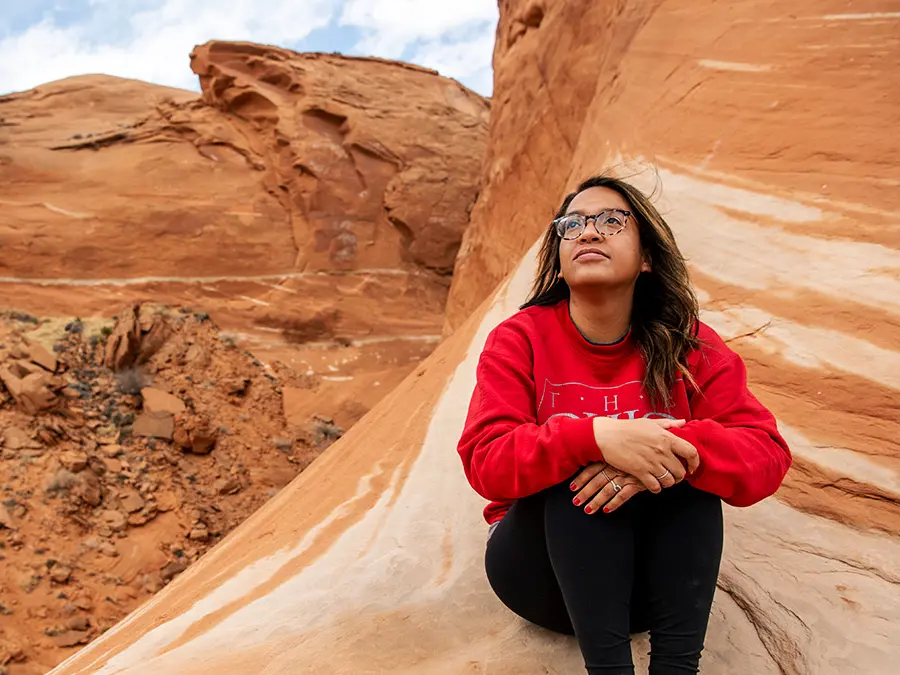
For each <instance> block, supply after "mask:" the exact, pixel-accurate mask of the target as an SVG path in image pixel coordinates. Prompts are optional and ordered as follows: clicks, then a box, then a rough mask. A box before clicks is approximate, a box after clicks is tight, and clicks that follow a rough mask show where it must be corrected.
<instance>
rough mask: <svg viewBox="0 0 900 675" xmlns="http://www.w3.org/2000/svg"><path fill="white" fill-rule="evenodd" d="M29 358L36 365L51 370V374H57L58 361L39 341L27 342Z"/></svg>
mask: <svg viewBox="0 0 900 675" xmlns="http://www.w3.org/2000/svg"><path fill="white" fill-rule="evenodd" d="M26 344H27V351H28V357H29V358H30V359H31V360H32V361H33V362H34V363H36V364H38V365H39V366H41V367H42V368H45V369H46V370H49V371H50V372H51V373H55V372H56V366H57V360H56V356H54V355H53V354H52V353H51V352H49V351H47V349H46V348H45V347H44V345H42V344H41V343H40V342H38V341H37V340H28V341H27V343H26Z"/></svg>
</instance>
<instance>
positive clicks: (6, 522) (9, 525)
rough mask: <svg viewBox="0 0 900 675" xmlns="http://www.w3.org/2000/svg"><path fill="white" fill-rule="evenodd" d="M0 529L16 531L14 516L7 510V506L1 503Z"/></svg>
mask: <svg viewBox="0 0 900 675" xmlns="http://www.w3.org/2000/svg"><path fill="white" fill-rule="evenodd" d="M0 527H5V528H6V529H7V530H15V529H16V525H15V523H14V522H13V519H12V516H11V515H10V513H9V511H8V510H7V508H6V506H5V505H4V504H2V503H0Z"/></svg>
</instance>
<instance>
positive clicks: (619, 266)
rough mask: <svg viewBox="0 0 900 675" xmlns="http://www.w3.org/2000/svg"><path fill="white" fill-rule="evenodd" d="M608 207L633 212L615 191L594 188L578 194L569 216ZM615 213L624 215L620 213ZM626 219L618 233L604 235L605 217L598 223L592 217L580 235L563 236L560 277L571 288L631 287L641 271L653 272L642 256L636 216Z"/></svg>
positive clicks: (589, 213)
mask: <svg viewBox="0 0 900 675" xmlns="http://www.w3.org/2000/svg"><path fill="white" fill-rule="evenodd" d="M609 209H621V210H622V211H632V208H631V206H629V204H628V202H627V201H625V198H624V197H622V195H620V194H619V193H618V192H616V191H615V190H611V189H610V188H605V187H593V188H588V189H587V190H585V191H584V192H579V193H578V194H577V195H576V196H575V198H574V199H573V200H572V203H571V204H569V208H568V210H567V211H566V215H571V214H575V213H578V214H581V215H583V216H591V215H595V214H598V213H601V212H602V211H606V210H609ZM616 215H617V216H618V217H621V214H616ZM624 222H625V227H624V229H622V230H621V231H620V232H619V233H618V234H614V235H612V236H601V235H600V234H599V233H598V231H597V230H598V228H599V229H600V230H601V231H602V230H603V229H604V226H603V222H602V219H597V221H596V222H595V221H594V220H593V219H591V220H588V222H587V226H586V227H585V228H584V232H582V233H581V236H579V237H578V238H576V239H560V242H559V264H560V267H561V276H562V278H563V279H565V281H566V283H567V284H568V285H569V288H570V289H572V290H577V289H579V288H589V287H598V286H602V287H607V288H612V287H625V286H630V285H633V284H634V283H635V282H636V281H637V278H638V276H639V275H640V273H641V272H642V271H650V265H649V264H648V263H647V262H646V261H645V260H644V258H643V252H642V249H641V239H640V235H639V233H638V227H637V221H636V220H635V216H634V215H630V216H628V217H627V218H625V221H624Z"/></svg>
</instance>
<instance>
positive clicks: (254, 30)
mask: <svg viewBox="0 0 900 675" xmlns="http://www.w3.org/2000/svg"><path fill="white" fill-rule="evenodd" d="M496 26H497V0H0V94H6V93H9V92H12V91H21V90H24V89H31V88H32V87H36V86H38V85H40V84H43V83H45V82H50V81H52V80H58V79H60V78H64V77H70V76H72V75H84V74H89V73H105V74H108V75H118V76H120V77H130V78H135V79H139V80H145V81H147V82H153V83H156V84H163V85H168V86H172V87H180V88H183V89H192V90H198V88H199V84H198V82H197V76H196V75H194V74H193V73H192V72H191V69H190V65H189V59H188V55H189V54H190V52H191V49H192V48H193V47H194V46H195V45H198V44H202V43H204V42H206V41H207V40H212V39H217V40H241V41H249V42H259V43H264V44H272V45H277V46H279V47H285V48H288V49H293V50H296V51H314V52H340V53H342V54H347V55H360V56H381V57H384V58H389V59H398V60H401V61H408V62H410V63H416V64H419V65H422V66H426V67H429V68H434V69H435V70H437V71H438V72H439V73H441V74H442V75H446V76H448V77H452V78H455V79H457V80H459V81H460V82H462V83H463V84H465V85H466V86H467V87H469V88H471V89H473V90H475V91H477V92H478V93H479V94H482V95H484V96H490V94H491V85H492V81H493V74H492V70H491V54H492V51H493V46H494V31H495V29H496Z"/></svg>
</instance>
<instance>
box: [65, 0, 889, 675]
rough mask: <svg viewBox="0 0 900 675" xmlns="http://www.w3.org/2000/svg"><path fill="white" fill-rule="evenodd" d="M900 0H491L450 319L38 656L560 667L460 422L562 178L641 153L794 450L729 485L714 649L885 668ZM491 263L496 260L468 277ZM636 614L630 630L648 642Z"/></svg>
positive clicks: (723, 325) (703, 284)
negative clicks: (490, 534) (481, 102)
mask: <svg viewBox="0 0 900 675" xmlns="http://www.w3.org/2000/svg"><path fill="white" fill-rule="evenodd" d="M898 27H900V11H897V6H896V4H895V3H891V2H887V1H880V2H879V1H877V0H876V1H872V2H861V3H853V4H852V5H848V4H847V3H846V2H843V1H841V2H837V1H831V0H817V1H816V2H808V3H788V4H786V3H784V2H775V1H774V0H768V1H764V0H759V1H748V2H742V3H715V4H709V3H701V4H695V3H688V2H681V1H667V0H660V1H658V2H649V1H648V2H637V1H630V2H627V1H624V0H623V1H620V2H604V3H575V2H568V3H563V2H554V1H552V0H546V1H545V2H531V3H526V2H515V1H503V2H501V24H500V27H499V30H498V42H497V46H496V52H495V66H496V80H497V87H496V91H495V101H494V107H493V111H492V120H491V125H492V126H491V141H490V145H489V151H488V161H487V162H486V165H485V186H484V188H483V189H482V191H481V193H480V197H479V202H478V204H477V205H476V208H475V210H474V211H473V214H472V224H471V226H470V228H469V230H468V231H467V234H466V240H465V242H464V246H463V251H462V253H461V255H460V258H459V259H458V261H457V268H456V275H455V277H454V288H453V290H452V294H451V307H450V311H449V315H448V326H449V327H450V328H452V329H453V334H452V335H451V336H450V337H449V338H448V339H447V340H446V341H444V343H443V344H441V345H440V346H439V347H438V349H437V350H436V351H435V352H434V353H433V354H432V356H431V357H430V358H429V359H428V360H427V361H426V362H424V363H423V364H422V365H420V366H419V367H418V368H417V370H416V371H415V372H414V373H413V374H412V375H411V376H410V377H409V378H408V379H406V380H405V381H404V382H403V384H401V385H400V386H399V387H398V388H397V389H396V390H394V391H393V392H392V393H391V394H390V395H389V396H388V397H386V398H385V399H384V400H383V401H382V403H381V404H379V405H378V406H377V407H376V408H375V409H373V410H372V411H371V412H370V413H369V414H368V415H367V416H366V417H364V418H363V420H362V421H360V422H359V423H358V424H357V425H356V426H354V427H353V429H351V431H350V432H349V433H348V434H347V435H346V436H345V437H344V438H343V439H342V440H341V441H340V442H338V443H337V444H335V445H334V446H332V447H331V448H330V449H329V451H327V452H326V453H325V455H323V456H322V457H321V458H320V459H319V460H317V461H316V462H315V463H314V464H313V465H312V466H311V467H310V468H309V469H307V470H306V471H305V472H304V473H303V474H301V475H300V476H299V477H298V478H297V479H296V480H295V481H294V482H293V483H292V484H291V485H290V486H288V487H287V488H285V489H284V490H283V491H282V492H281V493H280V494H279V495H278V496H276V497H275V498H274V499H273V500H272V501H271V502H270V503H269V504H267V506H265V507H264V508H262V509H261V510H260V511H259V512H257V513H256V514H255V515H254V516H252V517H251V518H250V519H249V520H248V521H246V522H245V523H244V524H243V525H242V526H241V527H240V528H238V529H237V530H236V531H235V532H233V534H232V535H231V536H230V537H229V538H227V539H226V540H225V541H223V542H222V543H221V544H220V545H219V546H218V547H217V548H216V549H213V551H211V552H210V553H209V554H208V555H207V557H206V558H205V559H204V560H202V561H201V562H200V563H199V564H197V565H195V566H193V567H191V568H190V570H189V571H188V572H187V573H185V574H184V575H183V576H181V577H180V578H178V579H177V580H176V581H175V582H174V583H172V584H171V585H170V586H168V587H167V588H166V589H165V590H164V591H162V592H161V593H160V594H158V595H157V596H156V597H155V598H154V600H153V601H151V602H150V603H148V604H147V605H146V606H144V607H143V608H141V609H140V610H138V611H137V612H135V613H134V614H132V615H131V616H130V617H129V618H127V619H126V620H125V621H123V622H122V623H121V624H119V625H118V626H117V627H116V628H114V629H113V630H111V631H109V632H108V633H107V634H105V635H104V636H103V637H102V638H101V639H99V640H97V641H96V642H94V643H93V644H91V645H90V646H88V647H87V648H85V649H84V650H83V651H81V652H79V653H78V654H76V655H75V656H74V657H72V658H71V659H69V660H68V661H67V662H65V663H64V664H62V665H61V666H60V667H59V668H58V669H57V670H55V671H54V673H65V674H75V673H120V672H126V673H134V674H138V673H163V672H191V673H248V672H254V673H323V674H329V673H334V674H338V673H396V674H409V675H412V674H416V675H420V674H426V675H427V674H431V673H473V674H474V673H490V674H491V675H505V674H509V675H512V674H521V673H536V672H546V673H558V674H560V675H562V674H563V673H574V672H579V669H580V667H581V665H580V664H581V660H580V656H579V654H578V650H577V647H576V645H575V643H574V641H573V640H572V639H571V638H566V637H561V636H555V635H552V634H550V633H547V632H545V631H542V630H540V629H537V628H534V627H531V626H528V625H526V624H525V623H524V622H522V621H521V620H519V619H517V618H516V617H514V616H512V615H511V614H510V613H509V612H508V611H506V610H505V609H504V608H503V606H502V605H501V604H500V603H499V602H498V601H497V600H496V599H495V598H494V596H493V595H492V593H491V592H490V589H489V588H488V586H487V583H486V581H485V578H484V572H483V568H482V556H483V550H484V540H485V535H486V527H485V526H484V523H483V522H482V521H481V519H480V513H479V511H480V507H481V506H482V501H481V500H480V498H478V497H477V496H476V495H475V494H474V493H473V492H472V491H471V489H470V488H469V486H468V485H467V483H466V481H465V478H464V476H463V473H462V470H461V467H460V464H459V460H458V458H457V456H456V453H455V443H456V438H457V437H458V434H459V432H460V430H461V426H462V423H463V420H464V417H465V412H466V406H467V403H468V397H469V394H470V393H471V390H472V387H473V385H474V368H475V363H476V360H477V358H478V354H479V352H480V349H481V348H482V345H483V342H484V339H485V337H486V335H487V333H488V331H489V330H490V329H491V328H492V327H493V326H494V325H496V324H497V322H498V321H500V320H502V319H503V318H505V317H506V316H508V315H510V314H511V313H513V312H514V311H515V309H516V307H517V305H518V303H520V302H521V300H522V299H523V298H524V296H525V294H526V293H527V290H528V286H529V283H530V280H531V276H532V274H533V271H534V253H535V250H536V249H535V246H534V242H535V239H536V237H537V236H538V235H539V234H540V232H541V231H542V229H543V228H544V227H545V226H546V222H547V220H548V219H549V217H550V216H551V215H552V212H553V211H554V208H555V206H556V203H557V202H558V201H559V199H560V198H561V196H562V194H563V193H564V191H565V190H566V189H567V188H570V187H571V186H572V185H574V184H575V183H577V181H578V180H579V179H580V178H582V177H583V176H585V175H587V174H589V173H592V172H595V171H598V170H601V169H603V168H604V167H606V166H608V165H609V164H611V163H618V164H620V165H624V166H629V167H631V166H641V167H646V166H651V167H655V172H649V171H646V170H644V171H641V172H639V173H638V174H637V175H636V177H635V180H636V181H638V182H640V183H641V184H642V185H644V186H649V187H653V186H654V185H660V184H661V186H662V190H663V191H662V193H661V194H660V195H658V196H657V203H658V204H659V206H660V208H661V209H662V211H663V213H664V214H665V216H666V218H667V219H668V221H669V222H670V224H671V225H672V227H673V229H674V230H675V232H676V236H677V238H678V240H679V242H680V244H681V246H682V248H683V250H684V252H685V253H686V254H687V256H688V257H689V259H690V264H691V269H692V272H693V275H694V279H695V282H696V284H697V287H698V289H699V292H700V295H701V299H702V302H703V306H704V317H703V318H704V319H705V320H706V321H707V322H709V323H710V324H711V325H712V326H713V327H714V328H716V329H717V330H719V331H720V332H721V333H722V334H723V335H724V336H725V337H726V338H727V339H729V340H730V341H731V344H732V345H733V346H734V348H735V349H737V350H738V351H739V352H740V353H741V354H742V355H743V357H744V358H745V359H746V361H747V363H748V366H749V368H750V375H751V386H752V387H753V389H754V391H755V392H756V393H757V394H758V395H759V397H760V398H761V399H762V400H763V402H764V403H766V404H767V405H769V406H770V407H771V408H772V409H773V410H774V411H775V412H776V414H777V415H778V417H779V420H780V423H781V425H782V428H783V429H784V431H785V434H786V435H787V437H788V439H789V441H790V442H791V444H792V447H793V450H794V452H795V458H796V459H795V465H794V467H793V469H792V470H791V472H790V474H789V476H788V478H787V480H786V481H785V484H784V486H783V488H782V489H781V490H780V491H779V493H778V494H777V495H776V496H775V497H774V498H771V499H769V500H766V501H764V502H763V503H761V504H758V505H756V506H754V507H750V508H746V509H732V508H729V509H727V511H726V544H725V545H726V551H725V558H724V561H723V564H722V570H721V575H720V579H719V590H718V593H717V596H716V601H715V604H714V608H713V616H712V620H711V623H710V628H709V634H708V638H707V649H706V652H705V656H704V659H703V669H702V670H703V672H704V673H710V674H726V673H754V674H757V673H758V674H763V675H765V674H769V673H771V674H773V675H774V674H779V673H788V674H791V675H795V674H796V675H822V674H830V673H835V674H837V673H840V674H841V675H845V674H860V675H862V674H865V675H870V674H878V673H890V672H894V669H895V668H896V660H897V655H898V652H897V645H898V644H900V599H898V594H897V587H898V583H900V539H898V532H900V474H898V470H900V446H898V443H897V440H896V439H897V438H898V437H900V423H898V421H900V414H898V413H900V403H898V401H900V397H898V389H900V375H898V374H900V353H898V347H897V345H898V344H900V319H898V317H900V252H898V248H900V226H898V225H900V223H898V218H900V216H898V214H900V192H898V190H897V186H898V183H900V169H898V168H897V166H896V164H895V158H896V156H897V151H898V149H900V147H898V144H900V136H898V135H897V134H895V133H892V131H891V130H892V129H896V128H897V122H898V116H900V86H897V85H898V79H897V75H896V71H895V68H894V64H896V62H897V58H898V56H900V32H898ZM504 279H505V280H504ZM495 282H497V283H499V284H500V285H499V286H496V287H495V288H494V289H493V290H488V289H489V288H490V286H492V285H494V283H495ZM646 651H647V642H646V640H645V639H643V638H638V639H636V640H635V658H636V663H637V664H639V665H645V664H646V655H645V654H646Z"/></svg>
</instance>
